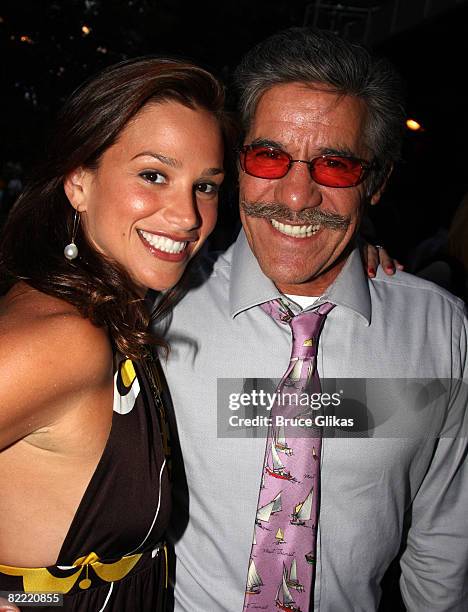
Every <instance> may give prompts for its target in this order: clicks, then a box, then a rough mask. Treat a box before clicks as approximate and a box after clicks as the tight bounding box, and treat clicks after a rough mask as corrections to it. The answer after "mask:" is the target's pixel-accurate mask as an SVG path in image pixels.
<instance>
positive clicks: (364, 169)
mask: <svg viewBox="0 0 468 612" xmlns="http://www.w3.org/2000/svg"><path fill="white" fill-rule="evenodd" d="M260 148H263V149H271V150H272V151H280V152H281V153H284V155H287V157H288V158H289V163H288V166H287V170H286V172H285V173H284V174H282V175H281V176H278V177H274V178H269V177H265V176H258V175H256V174H252V172H249V171H248V170H246V169H245V157H246V155H247V152H248V151H252V150H254V149H260ZM238 152H239V163H240V166H241V168H242V171H243V172H245V173H246V174H248V175H249V176H253V177H255V178H259V179H264V180H265V181H276V180H278V179H282V178H284V177H285V176H286V175H287V174H288V172H289V171H290V170H291V167H292V165H293V164H296V163H301V164H307V165H308V166H309V174H310V177H311V179H312V180H313V181H314V182H315V183H317V185H322V187H332V188H333V189H347V188H348V187H356V186H357V185H359V184H360V183H362V181H364V180H365V178H366V177H367V175H368V174H369V172H370V170H372V168H373V167H374V165H375V164H374V162H367V161H365V160H364V159H360V158H359V157H353V156H351V155H336V154H332V153H326V154H325V155H317V157H314V158H313V159H311V160H307V159H293V158H292V156H291V155H290V154H289V153H288V152H287V151H285V150H284V149H280V148H279V147H271V146H268V145H261V144H249V145H244V146H243V147H242V148H241V149H239V151H238ZM328 157H343V158H345V159H351V160H353V161H356V162H358V163H359V165H360V166H361V175H360V176H359V179H358V180H357V181H356V182H355V183H352V184H351V185H327V184H326V183H321V182H320V181H317V180H316V179H315V178H314V177H313V176H312V172H313V170H314V162H316V161H317V160H318V159H327V158H328Z"/></svg>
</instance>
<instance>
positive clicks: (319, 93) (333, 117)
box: [247, 83, 367, 148]
mask: <svg viewBox="0 0 468 612" xmlns="http://www.w3.org/2000/svg"><path fill="white" fill-rule="evenodd" d="M366 115H367V109H366V105H365V103H364V102H363V101H362V100H360V99H359V98H357V97H355V96H351V95H345V94H341V93H338V92H336V91H334V90H333V89H331V88H330V87H327V86H325V85H322V84H316V83H286V84H280V85H274V86H273V87H271V88H270V89H268V90H267V91H266V92H265V93H264V94H263V95H262V97H261V98H260V100H259V102H258V104H257V107H256V109H255V113H254V115H253V118H252V122H251V125H250V129H249V132H248V136H247V140H248V141H249V142H252V141H253V140H254V139H265V140H270V139H271V140H272V141H276V142H277V143H278V144H282V145H287V144H288V143H289V142H292V141H295V140H296V139H299V140H301V139H302V138H304V137H312V138H317V139H318V141H320V144H323V145H324V146H326V145H328V144H330V145H333V146H336V145H338V144H342V145H343V146H345V145H348V146H349V147H351V148H354V146H355V145H356V144H357V141H358V140H359V141H360V140H361V136H362V134H361V132H362V130H363V128H364V121H365V117H366ZM329 138H330V139H331V140H330V142H328V139H329Z"/></svg>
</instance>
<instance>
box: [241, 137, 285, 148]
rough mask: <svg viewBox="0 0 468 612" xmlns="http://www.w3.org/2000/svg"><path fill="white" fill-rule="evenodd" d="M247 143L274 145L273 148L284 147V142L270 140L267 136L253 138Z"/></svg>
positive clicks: (264, 145) (262, 145)
mask: <svg viewBox="0 0 468 612" xmlns="http://www.w3.org/2000/svg"><path fill="white" fill-rule="evenodd" d="M249 144H251V145H259V146H261V147H274V148H275V149H284V144H283V143H281V142H278V141H277V140H270V139H269V138H255V140H252V142H250V143H249Z"/></svg>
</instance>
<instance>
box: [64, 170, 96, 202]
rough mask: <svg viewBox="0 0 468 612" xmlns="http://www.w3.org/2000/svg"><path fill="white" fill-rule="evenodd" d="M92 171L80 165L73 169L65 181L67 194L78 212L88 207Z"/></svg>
mask: <svg viewBox="0 0 468 612" xmlns="http://www.w3.org/2000/svg"><path fill="white" fill-rule="evenodd" d="M90 180H91V171H90V170H88V169H85V168H83V167H82V166H80V167H79V168H75V170H72V171H71V172H70V173H69V174H67V176H66V177H65V180H64V181H63V189H64V191H65V195H66V196H67V198H68V199H69V200H70V204H71V205H72V206H73V208H74V209H75V210H77V211H78V212H83V211H85V210H86V209H87V204H88V195H89V184H90Z"/></svg>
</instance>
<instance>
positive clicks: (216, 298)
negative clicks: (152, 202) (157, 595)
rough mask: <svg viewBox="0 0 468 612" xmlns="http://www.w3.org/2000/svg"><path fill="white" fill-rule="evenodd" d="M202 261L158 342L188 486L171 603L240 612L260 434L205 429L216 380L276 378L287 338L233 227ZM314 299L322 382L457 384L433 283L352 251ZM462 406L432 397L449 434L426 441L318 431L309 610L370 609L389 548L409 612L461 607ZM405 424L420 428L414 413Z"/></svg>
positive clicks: (187, 609)
mask: <svg viewBox="0 0 468 612" xmlns="http://www.w3.org/2000/svg"><path fill="white" fill-rule="evenodd" d="M204 265H205V266H206V270H205V272H204V276H205V279H204V282H203V283H201V284H200V285H199V286H198V287H196V288H194V289H193V290H191V291H190V292H189V293H188V295H187V296H186V297H185V298H184V299H183V300H182V301H181V302H180V304H179V305H178V306H177V307H176V308H175V311H174V313H173V318H172V322H171V325H170V328H169V333H168V335H167V339H168V340H169V342H170V345H171V353H170V356H169V359H168V361H167V362H166V363H165V370H166V374H167V379H168V383H169V388H170V390H171V393H172V397H173V403H174V408H175V413H176V419H177V426H178V432H179V437H180V445H181V450H182V455H183V461H184V466H185V472H186V479H187V483H188V490H187V491H184V490H183V487H182V486H180V487H179V490H177V488H178V485H180V482H175V483H174V486H175V488H176V495H175V500H176V503H175V506H174V509H173V512H174V516H175V518H176V519H177V518H178V516H180V517H182V516H183V515H184V507H185V511H187V512H188V524H187V526H186V529H185V531H184V532H183V534H182V536H180V534H179V535H178V536H177V541H176V543H175V549H176V554H177V576H176V588H175V598H176V611H177V612H182V611H184V612H241V610H242V603H243V599H244V587H245V580H246V575H247V569H248V564H249V554H250V549H251V541H252V530H253V525H254V519H255V515H256V508H257V498H258V490H259V483H260V476H261V469H262V461H263V455H264V450H265V440H264V439H263V438H249V439H247V438H245V437H237V438H226V437H219V436H218V432H217V419H218V414H217V380H218V379H220V378H237V379H244V378H248V379H251V378H255V377H259V378H275V379H278V378H280V377H281V375H282V374H283V372H284V371H285V369H286V367H287V365H288V362H289V355H290V347H291V338H290V331H289V327H287V326H281V325H279V324H277V323H276V322H274V321H272V319H270V317H268V315H266V314H265V313H264V312H263V310H262V309H261V308H259V307H258V305H259V304H260V303H262V302H265V301H267V300H270V299H272V298H275V297H279V295H280V294H279V293H278V290H277V289H276V287H275V286H274V284H273V283H272V282H271V281H270V280H269V279H268V278H266V277H265V276H264V275H263V273H262V272H261V270H260V268H259V266H258V263H257V261H256V259H255V257H254V256H253V254H252V253H251V251H250V248H249V246H248V244H247V242H246V239H245V236H244V234H243V232H241V234H240V236H239V238H238V240H237V242H236V243H235V244H234V245H233V246H232V247H231V248H230V249H229V251H227V252H226V253H225V254H223V255H221V256H220V257H219V258H218V259H217V261H216V262H215V264H214V267H213V269H212V270H209V262H208V261H206V262H205V264H204ZM327 300H328V301H331V302H333V303H334V304H336V308H334V309H333V310H332V312H331V313H330V314H329V316H328V318H327V321H326V323H325V327H324V330H323V332H322V336H321V340H320V346H319V360H318V368H319V373H320V376H321V377H322V378H323V377H328V378H346V377H350V378H405V377H410V378H411V377H415V378H420V377H424V378H426V377H429V378H431V377H434V378H443V379H447V378H454V379H463V378H465V380H466V379H467V378H468V376H467V365H466V352H467V320H466V318H465V316H464V311H463V305H462V303H461V302H460V300H458V299H457V298H455V297H453V296H452V295H450V294H448V293H447V292H445V291H444V290H442V289H440V288H438V287H437V286H435V285H433V284H431V283H428V282H426V281H422V280H420V279H418V278H416V277H414V276H410V275H408V274H405V273H401V272H398V273H397V274H396V275H395V276H391V277H390V276H386V275H384V274H383V273H379V274H378V275H377V278H375V279H371V280H369V279H367V278H366V277H365V275H364V272H363V268H362V264H361V261H360V257H359V253H358V252H357V251H354V252H353V253H352V254H351V255H350V257H349V258H348V261H347V263H346V265H345V267H344V269H343V270H342V272H341V273H340V275H339V277H338V278H337V279H336V281H335V282H334V284H333V285H332V286H331V287H329V289H328V290H327V292H326V294H325V295H323V296H322V297H321V299H320V300H319V301H317V302H316V304H314V306H313V308H314V307H316V306H318V304H319V303H321V302H322V301H327ZM292 308H293V309H296V310H298V307H296V306H294V305H293V306H292ZM241 382H242V381H240V383H239V385H240V386H239V391H242V388H241ZM462 390H463V389H462ZM386 399H387V400H388V398H386ZM463 401H464V400H463V398H462V393H461V392H459V393H458V395H457V392H455V391H454V392H450V393H449V395H448V396H447V401H446V405H445V406H444V407H443V409H444V410H445V411H447V414H448V419H447V421H446V425H440V424H439V421H438V420H437V419H436V422H435V423H433V424H432V426H434V427H436V428H439V429H440V427H447V428H450V432H447V431H437V432H436V433H439V434H440V435H441V439H440V440H439V441H437V440H435V439H433V438H428V437H422V438H418V437H417V436H414V435H411V436H410V437H408V438H403V437H401V436H400V437H396V438H379V437H375V438H374V437H364V438H353V437H351V438H344V439H340V438H326V439H324V444H323V453H322V492H321V511H320V535H319V551H318V567H317V580H316V588H315V607H314V609H315V610H316V611H317V610H321V611H323V612H348V611H349V612H358V611H365V612H373V611H375V610H376V609H377V606H378V602H379V599H380V587H379V584H380V581H381V579H382V576H383V575H384V573H385V571H386V569H387V567H388V565H389V563H390V562H391V561H392V559H394V557H395V556H396V555H397V554H398V552H399V550H400V546H401V545H403V548H404V552H403V555H402V558H401V567H402V578H401V590H402V594H403V597H404V600H405V603H406V606H407V608H408V610H410V611H411V612H429V611H434V612H436V611H437V612H442V611H443V612H449V611H457V612H461V611H462V610H467V609H468V608H467V601H468V599H467V598H466V597H467V588H468V587H467V557H468V475H467V465H466V462H464V457H465V455H464V453H466V438H463V437H462V436H463V435H464V436H466V431H467V429H466V427H467V424H466V420H465V422H464V423H463V422H462V421H463V409H464V405H463V406H462V409H460V402H463ZM392 402H394V403H396V404H398V402H400V404H401V398H399V397H398V396H395V398H392ZM395 408H396V409H398V410H402V411H403V412H405V411H406V410H408V409H410V408H411V407H408V406H405V405H397V406H395ZM451 411H453V412H451ZM451 414H453V415H455V417H454V418H452V422H450V415H451ZM417 418H420V419H421V428H422V430H423V429H424V426H427V425H428V424H427V423H424V422H423V421H424V419H425V418H427V415H426V413H425V412H424V411H422V412H421V416H418V415H417ZM464 418H465V419H466V416H465V417H464ZM440 422H441V423H442V422H443V419H442V420H441V421H440ZM413 424H414V423H413ZM463 427H464V429H463ZM178 504H180V505H178ZM187 507H188V510H187ZM407 525H410V526H409V531H408V534H407V536H405V537H404V533H405V527H406V526H407ZM402 538H403V542H402Z"/></svg>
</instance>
